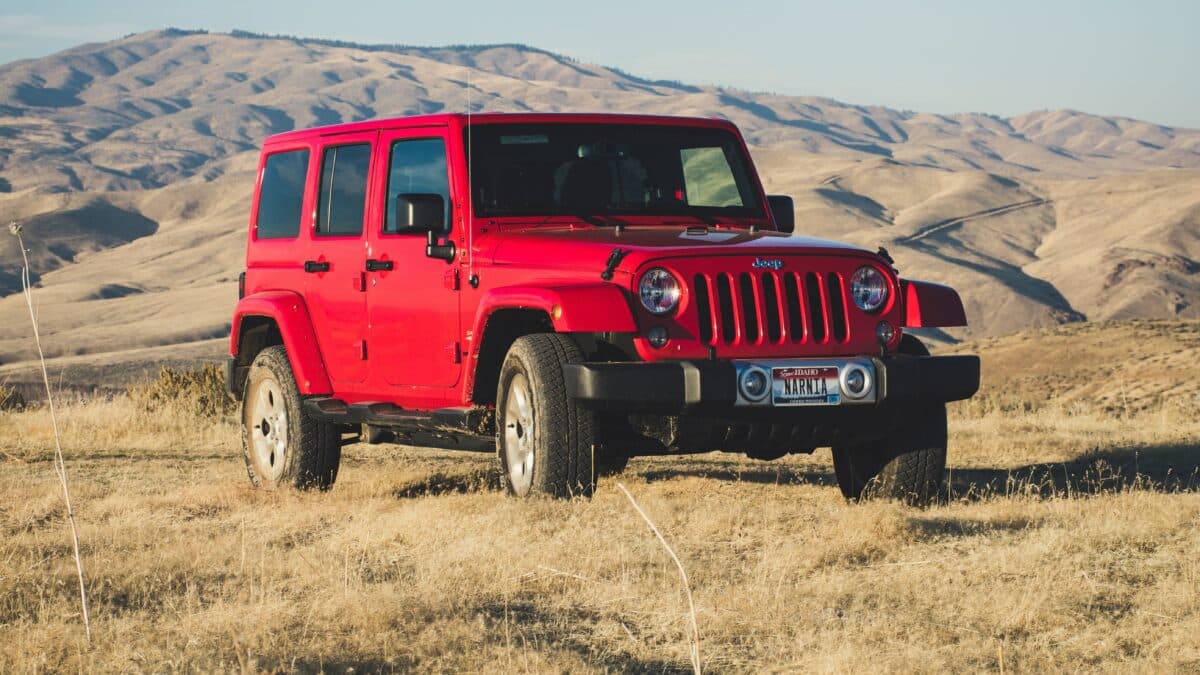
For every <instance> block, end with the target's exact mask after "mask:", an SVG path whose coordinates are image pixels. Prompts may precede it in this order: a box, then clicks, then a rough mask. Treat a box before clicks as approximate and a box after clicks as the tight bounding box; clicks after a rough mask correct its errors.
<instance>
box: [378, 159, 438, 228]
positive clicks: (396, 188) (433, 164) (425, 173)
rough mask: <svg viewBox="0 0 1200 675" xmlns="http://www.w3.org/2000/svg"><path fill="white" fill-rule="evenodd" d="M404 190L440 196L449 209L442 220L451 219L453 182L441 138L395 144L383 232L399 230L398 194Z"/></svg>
mask: <svg viewBox="0 0 1200 675" xmlns="http://www.w3.org/2000/svg"><path fill="white" fill-rule="evenodd" d="M405 193H408V194H412V193H418V194H431V195H441V196H442V203H443V204H445V208H446V212H445V216H444V217H443V220H442V222H444V223H449V222H450V182H449V179H448V178H447V176H446V145H445V143H443V142H442V139H440V138H421V139H416V140H411V141H397V142H396V143H395V144H394V145H392V159H391V168H390V170H389V173H388V192H387V196H388V199H387V220H386V221H385V222H384V227H383V231H384V232H395V231H396V197H397V196H399V195H401V194H405Z"/></svg>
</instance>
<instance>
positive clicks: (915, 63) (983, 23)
mask: <svg viewBox="0 0 1200 675" xmlns="http://www.w3.org/2000/svg"><path fill="white" fill-rule="evenodd" d="M166 26H174V27H178V28H204V29H208V30H211V31H221V32H225V31H229V30H230V29H232V28H241V29H244V30H249V31H254V32H262V33H286V34H294V35H303V36H312V37H325V38H337V39H344V40H352V41H355V42H368V43H403V44H413V45H443V44H464V43H466V44H479V43H499V42H519V43H524V44H528V45H532V46H535V47H540V48H543V49H548V50H550V51H554V52H558V53H561V54H565V55H568V56H571V57H574V58H576V59H579V60H581V61H585V62H591V63H600V64H604V65H608V66H616V67H618V68H621V69H622V70H626V71H629V72H631V73H633V74H635V75H640V76H643V77H649V78H665V79H675V80H681V81H684V82H688V83H692V84H721V85H730V86H735V87H740V88H744V89H751V90H756V91H774V92H778V93H784V94H801V95H815V96H829V97H832V98H836V99H840V100H843V101H847V102H850V103H860V104H882V105H887V106H891V107H895V108H901V109H911V110H920V111H928V112H938V113H955V112H989V113H994V114H998V115H1004V116H1009V115H1015V114H1019V113H1022V112H1026V111H1029V110H1037V109H1043V108H1052V109H1053V108H1075V109H1079V110H1084V111H1086V112H1091V113H1097V114H1104V115H1125V116H1129V117H1137V118H1141V119H1146V120H1150V121H1154V122H1160V123H1164V124H1171V125H1176V126H1189V127H1195V128H1200V34H1198V33H1200V2H1197V1H1196V0H1191V1H1183V0H1180V1H1166V0H1142V1H1140V2H1106V1H1104V0H1091V1H1088V2H1083V1H1079V2H1077V1H1074V0H1072V1H1062V2H1055V1H1054V0H1041V1H1037V2H1035V1H1030V0H1003V1H997V0H990V1H988V2H972V1H969V0H962V1H959V2H949V1H945V2H933V1H930V2H917V1H910V2H893V1H885V0H877V1H870V2H866V1H864V2H852V1H848V2H837V0H823V1H821V2H804V1H801V0H792V1H790V2H787V1H773V2H758V3H754V2H746V1H745V0H741V1H730V0H726V1H724V2H715V1H713V0H693V1H692V2H688V3H668V2H659V1H656V0H642V1H641V2H625V1H623V0H597V1H594V2H588V3H573V2H570V1H563V0H559V1H557V2H549V1H539V0H535V1H523V2H516V1H508V2H496V1H493V2H486V3H472V2H420V3H411V2H402V1H397V0H393V1H391V2H354V1H344V2H322V3H313V4H307V3H302V2H297V1H294V0H293V1H285V0H242V1H241V2H226V1H223V0H204V1H200V2H191V3H188V4H187V5H186V6H182V7H174V6H169V4H168V3H163V2H161V0H154V1H148V0H105V1H104V2H95V0H89V1H87V2H75V1H67V2H51V1H46V0H43V1H42V2H28V1H26V0H5V2H4V4H3V6H0V63H2V62H7V61H12V60H16V59H21V58H30V57H36V56H42V55H45V54H49V53H52V52H54V51H58V50H60V49H63V48H66V47H69V46H72V45H75V44H78V43H81V42H88V41H102V40H109V39H113V38H116V37H120V36H123V35H125V34H128V33H133V32H138V31H143V30H149V29H153V28H162V27H166Z"/></svg>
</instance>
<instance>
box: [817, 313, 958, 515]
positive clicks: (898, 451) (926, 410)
mask: <svg viewBox="0 0 1200 675" xmlns="http://www.w3.org/2000/svg"><path fill="white" fill-rule="evenodd" d="M897 351H898V352H899V353H901V354H907V355H909V356H929V349H927V348H926V347H925V345H924V344H922V343H921V341H920V340H918V339H917V338H916V337H914V336H912V335H905V336H903V337H902V338H901V340H900V348H899V349H898V350H897ZM900 419H902V420H903V422H902V425H901V427H900V428H899V429H897V430H896V431H895V432H894V433H893V434H891V435H890V436H889V437H888V438H884V439H881V440H878V441H872V442H870V443H861V444H858V445H846V446H837V447H834V448H833V471H834V473H835V474H837V479H838V487H840V488H841V489H842V495H844V496H845V497H846V499H850V500H853V501H858V500H860V499H899V500H901V501H903V502H905V503H907V504H910V505H913V506H925V505H928V504H929V503H931V502H933V501H934V500H936V499H937V497H938V495H939V494H940V493H941V490H942V485H943V484H944V482H945V473H946V443H947V432H946V404H945V403H925V404H919V405H917V406H914V407H913V408H912V409H911V410H906V411H905V413H904V415H902V416H901V417H900Z"/></svg>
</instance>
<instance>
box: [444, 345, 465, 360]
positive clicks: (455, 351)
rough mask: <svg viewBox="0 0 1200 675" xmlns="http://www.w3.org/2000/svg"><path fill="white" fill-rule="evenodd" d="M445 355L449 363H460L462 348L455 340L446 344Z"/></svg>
mask: <svg viewBox="0 0 1200 675" xmlns="http://www.w3.org/2000/svg"><path fill="white" fill-rule="evenodd" d="M446 355H447V356H449V357H450V363H462V350H461V348H460V345H459V344H458V343H457V342H451V343H449V344H447V345H446Z"/></svg>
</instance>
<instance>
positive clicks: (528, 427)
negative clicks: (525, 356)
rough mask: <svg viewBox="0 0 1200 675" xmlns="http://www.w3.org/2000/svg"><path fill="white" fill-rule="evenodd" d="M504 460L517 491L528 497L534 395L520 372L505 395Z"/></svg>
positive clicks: (514, 377) (510, 480)
mask: <svg viewBox="0 0 1200 675" xmlns="http://www.w3.org/2000/svg"><path fill="white" fill-rule="evenodd" d="M504 460H505V463H506V465H507V468H508V480H509V482H510V483H511V484H512V489H513V492H515V493H516V494H517V495H520V496H522V497H523V496H525V495H526V494H528V493H529V487H530V486H531V485H532V484H533V461H534V456H533V395H532V393H531V392H530V389H529V380H528V379H527V378H526V377H525V375H524V374H523V373H516V374H514V375H513V376H512V380H510V381H509V383H508V391H507V392H506V394H505V396H504Z"/></svg>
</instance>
